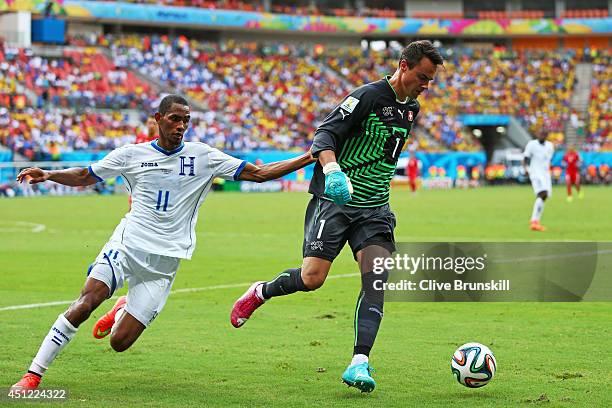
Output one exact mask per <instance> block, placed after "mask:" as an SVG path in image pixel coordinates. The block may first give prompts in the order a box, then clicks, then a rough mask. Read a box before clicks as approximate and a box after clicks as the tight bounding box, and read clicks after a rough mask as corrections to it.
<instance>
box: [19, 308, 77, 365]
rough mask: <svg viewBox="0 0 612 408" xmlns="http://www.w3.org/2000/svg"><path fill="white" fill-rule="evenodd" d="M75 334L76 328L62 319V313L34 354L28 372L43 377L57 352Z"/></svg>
mask: <svg viewBox="0 0 612 408" xmlns="http://www.w3.org/2000/svg"><path fill="white" fill-rule="evenodd" d="M76 332H77V328H76V327H74V326H73V325H72V324H71V323H70V322H69V321H68V319H66V317H64V314H63V313H62V314H60V315H59V316H58V317H57V320H56V321H55V323H53V326H51V330H49V334H47V337H45V339H44V340H43V342H42V344H41V345H40V348H39V349H38V353H36V357H34V360H33V361H32V365H30V371H33V372H35V373H37V374H40V375H43V374H44V373H45V371H47V368H49V366H50V365H51V363H52V362H53V360H55V357H57V355H58V354H59V352H60V351H62V350H63V349H64V347H66V346H67V345H68V343H69V342H70V340H72V338H73V337H74V335H75V334H76Z"/></svg>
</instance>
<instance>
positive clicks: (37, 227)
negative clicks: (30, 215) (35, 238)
mask: <svg viewBox="0 0 612 408" xmlns="http://www.w3.org/2000/svg"><path fill="white" fill-rule="evenodd" d="M8 224H13V225H14V227H11V226H9V227H4V226H0V232H33V233H35V234H38V233H39V232H43V231H44V230H45V229H47V226H46V225H45V224H37V223H35V222H26V221H14V222H8Z"/></svg>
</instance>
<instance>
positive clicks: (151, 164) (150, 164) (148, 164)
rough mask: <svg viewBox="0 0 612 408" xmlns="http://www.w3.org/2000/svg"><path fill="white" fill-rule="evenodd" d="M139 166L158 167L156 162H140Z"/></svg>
mask: <svg viewBox="0 0 612 408" xmlns="http://www.w3.org/2000/svg"><path fill="white" fill-rule="evenodd" d="M140 167H159V165H158V164H157V163H140Z"/></svg>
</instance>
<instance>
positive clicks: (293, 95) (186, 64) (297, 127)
mask: <svg viewBox="0 0 612 408" xmlns="http://www.w3.org/2000/svg"><path fill="white" fill-rule="evenodd" d="M111 49H112V51H113V55H114V57H115V61H116V63H117V64H118V65H119V66H130V67H136V69H138V70H139V71H140V72H141V73H143V74H145V75H148V76H151V77H153V78H155V79H157V80H159V81H162V82H164V83H167V84H169V85H170V86H171V87H172V88H174V89H177V90H179V91H180V92H182V93H184V94H186V95H187V96H188V97H189V98H190V99H191V100H193V101H196V102H200V103H201V104H202V105H203V106H205V108H206V109H207V110H210V111H212V112H215V116H216V123H215V125H216V126H217V128H221V129H222V131H224V132H225V131H227V130H228V129H227V128H228V127H235V125H236V124H239V125H240V127H242V128H243V129H242V133H243V134H244V137H242V138H240V137H238V139H237V140H232V138H231V137H230V138H229V139H228V140H227V142H226V146H224V147H226V148H249V147H251V145H253V143H256V144H259V145H260V146H263V147H268V148H270V147H271V148H279V149H285V150H286V149H292V148H298V149H305V148H307V147H308V146H309V145H310V142H311V140H312V135H313V132H314V129H315V127H316V124H317V123H319V122H320V120H321V119H322V117H323V115H325V114H326V113H327V112H328V111H329V110H331V109H332V108H333V107H334V105H335V104H336V103H337V102H338V101H339V100H340V99H341V98H342V96H343V95H345V94H346V92H348V89H347V88H346V86H345V84H344V83H343V82H342V81H341V80H340V79H339V78H337V76H335V75H330V74H329V73H327V72H326V71H325V70H324V69H322V68H321V67H320V66H319V65H317V64H314V63H311V62H309V59H308V57H307V56H301V55H300V54H301V53H302V52H303V51H301V50H300V49H299V48H298V47H289V46H273V47H265V46H263V47H262V46H259V45H257V44H244V45H241V46H237V45H235V44H232V43H230V44H226V45H224V46H219V45H218V44H211V43H196V42H190V41H188V40H187V39H186V38H182V37H178V38H175V39H173V40H170V39H168V38H167V37H151V38H149V39H148V40H145V41H142V40H141V39H139V38H136V37H123V38H119V39H116V40H114V41H113V43H112V44H111ZM231 133H233V132H231V131H230V134H231ZM241 140H242V141H245V143H244V144H243V143H242V142H241ZM254 141H259V143H257V142H254Z"/></svg>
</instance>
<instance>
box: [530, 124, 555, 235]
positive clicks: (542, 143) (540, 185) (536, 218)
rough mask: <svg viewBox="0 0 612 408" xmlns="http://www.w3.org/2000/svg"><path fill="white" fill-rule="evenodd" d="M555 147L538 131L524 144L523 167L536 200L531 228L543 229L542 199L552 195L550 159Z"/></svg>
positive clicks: (544, 199) (534, 229)
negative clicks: (536, 134)
mask: <svg viewBox="0 0 612 408" xmlns="http://www.w3.org/2000/svg"><path fill="white" fill-rule="evenodd" d="M554 151H555V149H554V147H553V144H552V143H551V142H549V141H548V140H546V134H545V133H540V134H539V135H538V137H537V139H534V140H531V141H529V142H528V143H527V146H525V152H524V158H523V167H525V173H526V174H527V176H529V179H530V180H531V186H532V187H533V192H534V193H535V194H536V200H535V203H534V204H533V212H532V213H531V229H532V230H533V231H545V230H546V228H544V227H543V226H542V225H541V224H540V219H541V218H542V213H543V212H544V201H546V199H547V198H548V197H550V196H551V195H552V180H551V177H550V161H551V160H552V157H553V153H554Z"/></svg>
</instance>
